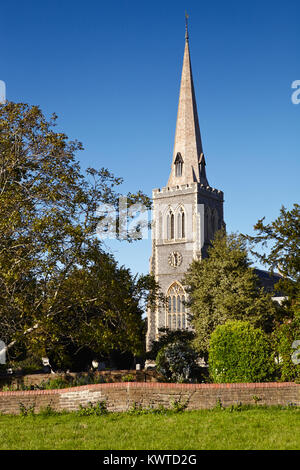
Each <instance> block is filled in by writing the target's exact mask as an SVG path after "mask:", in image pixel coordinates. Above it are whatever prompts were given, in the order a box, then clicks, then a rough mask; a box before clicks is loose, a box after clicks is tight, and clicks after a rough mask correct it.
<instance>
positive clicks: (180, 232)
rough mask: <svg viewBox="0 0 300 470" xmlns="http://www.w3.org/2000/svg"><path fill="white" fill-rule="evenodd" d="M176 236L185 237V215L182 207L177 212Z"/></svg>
mask: <svg viewBox="0 0 300 470" xmlns="http://www.w3.org/2000/svg"><path fill="white" fill-rule="evenodd" d="M177 238H185V215H184V209H183V208H182V207H181V208H180V209H179V211H178V213H177Z"/></svg>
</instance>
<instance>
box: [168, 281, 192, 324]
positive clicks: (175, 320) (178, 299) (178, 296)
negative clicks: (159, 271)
mask: <svg viewBox="0 0 300 470" xmlns="http://www.w3.org/2000/svg"><path fill="white" fill-rule="evenodd" d="M167 298H168V302H167V312H166V317H167V318H166V326H167V328H169V329H170V330H178V329H185V328H187V317H186V309H185V302H186V295H185V292H184V289H183V287H182V285H181V284H179V282H174V283H173V284H172V285H171V286H170V287H169V289H168V292H167Z"/></svg>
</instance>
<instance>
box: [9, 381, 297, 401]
mask: <svg viewBox="0 0 300 470" xmlns="http://www.w3.org/2000/svg"><path fill="white" fill-rule="evenodd" d="M287 387H300V384H297V383H295V382H263V383H262V382H253V383H224V384H178V383H165V382H112V383H104V384H89V385H80V386H78V387H69V388H56V389H51V390H18V391H5V392H0V398H1V397H5V396H18V395H19V396H21V395H23V396H24V395H56V394H64V393H70V392H78V391H84V390H101V389H110V388H121V389H130V388H142V389H153V388H158V389H169V390H172V389H178V390H180V391H183V390H191V389H194V390H199V389H200V390H201V389H203V390H207V389H208V390H209V389H251V388H252V389H262V388H270V389H271V388H275V389H276V388H287Z"/></svg>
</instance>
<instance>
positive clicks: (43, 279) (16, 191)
mask: <svg viewBox="0 0 300 470" xmlns="http://www.w3.org/2000/svg"><path fill="white" fill-rule="evenodd" d="M55 124H56V116H55V115H54V116H52V118H51V119H50V120H47V119H46V118H45V116H44V115H43V113H42V111H41V110H40V108H39V107H37V106H29V105H26V104H22V103H21V104H15V103H7V104H6V105H1V106H0V234H1V237H0V316H1V321H0V338H1V339H2V340H4V341H5V342H6V344H9V346H10V347H12V346H14V347H17V345H18V344H21V343H22V347H23V346H25V347H26V348H28V347H30V348H34V347H35V345H36V347H38V348H39V347H40V345H41V344H42V343H44V344H48V346H50V345H53V347H54V346H55V347H57V345H58V344H59V343H60V340H61V339H62V337H63V336H64V335H65V337H66V338H68V339H67V341H70V340H71V336H72V341H75V342H77V341H78V337H79V331H82V332H83V333H84V334H83V337H84V338H85V339H84V343H85V344H95V343H96V341H99V344H102V346H103V348H105V347H108V346H107V345H108V344H109V342H110V341H112V343H111V345H112V344H113V345H116V344H118V345H119V347H120V348H124V347H125V342H128V343H127V344H128V347H129V348H131V349H132V350H137V349H139V347H140V346H139V345H138V343H139V342H140V339H137V338H135V339H134V336H135V335H136V334H139V333H138V332H139V331H140V328H141V319H140V321H139V322H137V323H138V324H137V325H135V321H137V319H138V317H139V318H140V315H141V311H140V310H139V307H137V300H138V296H139V294H136V292H137V290H138V289H139V288H140V289H141V288H142V285H143V284H144V286H146V284H147V283H148V280H146V279H144V280H143V279H142V280H137V279H135V280H133V279H131V276H130V274H129V272H128V271H126V270H125V269H119V268H118V267H117V266H116V263H115V262H114V261H113V259H112V258H111V257H108V256H107V255H106V254H105V253H104V252H103V250H102V245H101V242H100V241H99V239H98V238H97V237H96V236H95V234H96V228H97V224H98V223H99V222H101V221H102V220H103V215H101V214H100V215H99V212H98V207H99V205H100V204H109V205H112V206H113V207H116V208H117V204H118V200H119V196H120V195H119V193H118V192H117V191H116V187H117V186H119V185H120V184H121V183H122V179H120V178H116V177H114V175H112V174H111V173H110V172H109V171H108V170H107V169H104V168H102V169H100V170H95V169H91V168H90V169H88V170H87V173H86V175H83V174H82V172H81V170H80V167H79V164H78V162H77V161H76V158H75V155H76V153H77V152H78V151H80V150H82V145H81V144H80V143H79V142H77V141H74V142H73V141H69V140H68V137H67V136H66V135H65V134H64V133H61V132H57V131H56V130H55ZM128 202H129V205H132V204H134V203H142V204H144V205H145V204H146V205H147V206H148V207H149V205H150V201H149V199H148V198H147V197H146V196H144V195H143V194H142V193H141V192H138V193H137V194H129V195H128ZM117 225H118V224H117ZM122 238H124V234H122ZM127 239H128V240H129V241H130V240H131V239H132V237H131V234H128V236H127ZM98 270H99V271H100V272H98ZM105 286H107V290H106V287H105ZM98 287H99V291H98V290H97V289H98ZM132 292H134V295H135V294H136V296H133V299H131V298H130V295H131V293H132ZM141 292H142V289H141ZM113 293H114V296H115V297H116V300H114V299H113V296H112V294H113ZM122 295H124V302H123V303H122V301H121V296H122ZM85 316H86V317H85ZM125 323H127V324H128V326H127V333H125ZM100 325H101V327H100ZM71 328H73V334H72V335H71ZM93 329H94V331H92V330H93ZM100 330H101V333H100ZM112 331H113V332H114V333H112ZM118 334H119V336H118ZM41 338H43V339H41ZM82 346H83V345H82V343H80V342H79V343H78V347H82ZM102 346H101V347H102ZM98 347H100V346H98Z"/></svg>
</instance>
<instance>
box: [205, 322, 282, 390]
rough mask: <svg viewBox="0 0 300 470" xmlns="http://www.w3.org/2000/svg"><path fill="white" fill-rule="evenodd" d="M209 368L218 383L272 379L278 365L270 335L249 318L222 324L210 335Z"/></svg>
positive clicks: (266, 380) (267, 380)
mask: <svg viewBox="0 0 300 470" xmlns="http://www.w3.org/2000/svg"><path fill="white" fill-rule="evenodd" d="M209 372H210V376H211V378H212V379H213V381H214V382H216V383H233V382H269V381H271V380H273V379H274V375H275V372H276V366H275V361H274V353H273V350H272V347H271V344H270V341H269V339H268V337H267V335H266V334H265V333H264V332H263V331H262V330H261V329H259V328H254V327H253V326H252V325H251V324H250V323H249V322H246V321H245V322H244V321H236V320H229V321H227V322H226V323H225V324H224V325H219V326H218V327H217V328H216V329H215V331H214V332H213V333H212V335H211V338H210V347H209Z"/></svg>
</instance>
